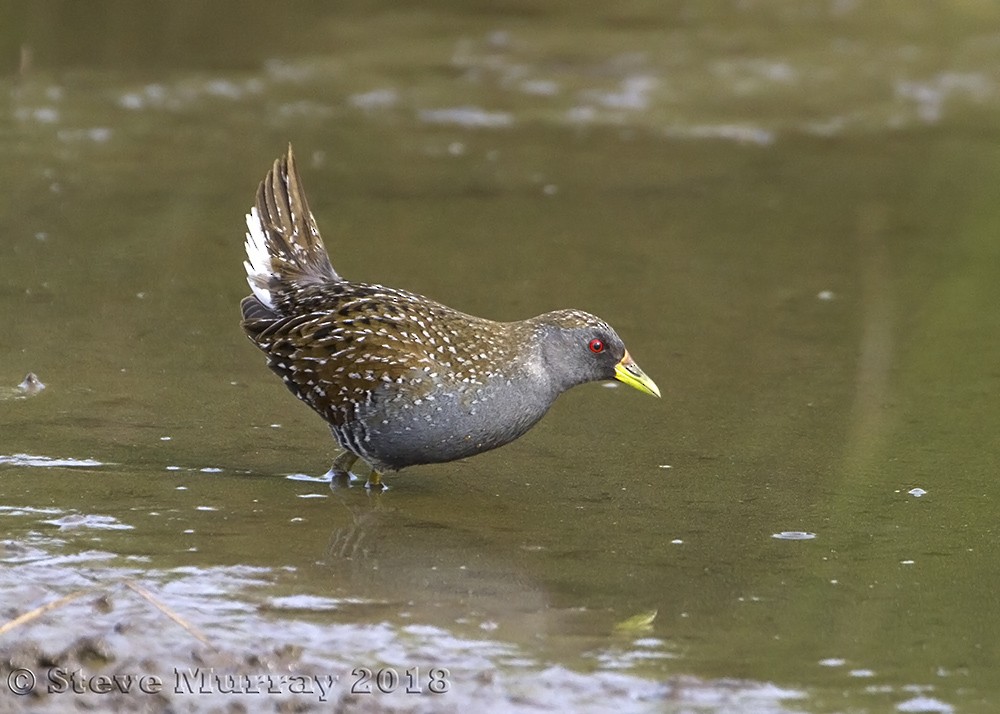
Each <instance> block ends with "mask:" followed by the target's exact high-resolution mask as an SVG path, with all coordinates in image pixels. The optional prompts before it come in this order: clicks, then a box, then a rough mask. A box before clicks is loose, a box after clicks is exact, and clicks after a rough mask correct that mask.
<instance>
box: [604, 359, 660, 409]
mask: <svg viewBox="0 0 1000 714" xmlns="http://www.w3.org/2000/svg"><path fill="white" fill-rule="evenodd" d="M615 379H617V380H618V381H619V382H623V383H624V384H627V385H628V386H630V387H635V388H636V389H638V390H639V391H640V392H645V393H646V394H652V395H653V396H654V397H658V396H660V388H659V387H657V386H656V382H654V381H653V380H651V379H650V378H649V377H647V376H646V373H645V372H643V371H642V370H641V369H639V365H637V364H636V363H635V360H633V359H632V355H630V354H629V353H628V350H626V351H625V356H624V357H622V359H621V361H620V362H619V363H618V364H616V365H615Z"/></svg>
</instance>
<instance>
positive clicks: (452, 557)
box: [0, 2, 1000, 712]
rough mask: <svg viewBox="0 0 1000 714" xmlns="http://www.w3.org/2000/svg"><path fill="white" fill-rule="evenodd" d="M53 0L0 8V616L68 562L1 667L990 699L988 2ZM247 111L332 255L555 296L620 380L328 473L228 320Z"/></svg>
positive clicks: (997, 87) (564, 705) (948, 702)
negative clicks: (598, 335)
mask: <svg viewBox="0 0 1000 714" xmlns="http://www.w3.org/2000/svg"><path fill="white" fill-rule="evenodd" d="M88 7H89V11H88V12H87V13H81V12H80V10H79V8H77V7H76V5H75V4H74V3H66V2H49V3H37V4H35V3H33V4H31V5H30V6H29V5H25V6H23V7H21V6H17V7H13V6H11V7H7V8H6V9H4V10H3V11H2V12H0V47H3V49H4V57H6V58H7V59H6V60H5V61H6V62H7V64H6V69H5V71H4V73H3V79H2V84H3V93H2V96H4V97H6V101H5V105H4V108H3V114H4V116H5V117H6V121H5V123H4V124H3V125H2V128H0V150H2V151H3V155H4V156H5V157H6V160H5V161H4V162H2V165H0V177H2V180H3V185H4V187H5V190H4V192H3V198H2V199H0V211H2V215H3V217H4V218H5V219H6V220H5V223H4V225H5V231H4V237H3V238H2V246H3V248H2V253H0V255H2V256H3V280H2V284H0V320H2V324H3V328H4V332H3V334H4V339H3V340H2V341H0V385H3V386H4V387H5V389H4V391H2V392H0V522H2V523H3V525H4V530H3V536H2V537H3V542H2V547H0V559H2V560H3V561H4V562H5V565H6V566H7V567H6V568H4V569H3V570H2V571H0V594H2V595H0V602H2V603H3V608H2V611H0V619H2V620H8V619H12V618H14V617H16V616H17V615H19V614H22V613H24V612H26V611H29V610H31V609H32V608H34V607H36V606H38V605H41V604H43V603H45V602H51V601H55V600H56V599H58V598H59V597H61V596H66V595H69V594H73V593H77V592H80V591H85V592H86V593H87V594H86V595H83V596H81V597H80V598H79V599H77V600H75V601H73V602H71V603H67V604H66V605H64V606H61V607H59V608H57V609H55V610H53V611H51V612H49V613H47V614H45V615H43V616H40V617H38V618H36V619H34V620H32V621H31V622H29V623H27V624H25V625H22V626H21V627H19V628H16V629H14V630H12V631H11V632H9V633H7V634H5V635H3V638H2V639H0V648H2V650H3V653H4V664H3V667H4V669H5V670H6V669H7V662H8V660H9V661H10V663H11V664H10V666H11V667H13V666H16V664H17V663H18V662H21V663H23V662H27V663H28V664H29V665H31V666H35V667H42V664H40V663H42V662H44V661H48V660H46V657H48V658H49V659H52V658H55V659H56V660H57V661H67V662H77V661H79V662H83V663H84V664H86V666H87V667H90V668H91V669H92V670H93V671H115V672H119V673H123V672H131V673H135V674H138V673H142V672H147V673H149V672H152V673H161V674H163V676H164V677H167V678H169V677H170V676H172V675H171V673H172V672H173V670H174V668H178V667H180V668H185V667H191V666H196V664H197V663H198V662H201V663H207V664H208V665H211V666H218V667H219V668H220V669H225V668H228V669H230V670H236V671H239V672H251V673H256V672H259V671H261V670H266V671H282V672H293V673H294V672H300V673H303V674H309V676H313V675H316V676H319V675H321V674H324V675H325V674H330V673H334V674H336V675H338V676H339V681H338V682H337V689H336V690H335V696H336V697H338V698H340V699H339V700H340V701H341V702H342V703H344V704H345V705H346V704H347V703H351V702H353V703H354V704H358V703H359V702H363V701H368V700H364V696H365V695H356V694H351V693H350V691H349V689H350V685H351V684H352V683H353V681H354V678H352V676H351V672H352V671H353V669H355V668H358V667H368V668H373V669H374V670H376V671H377V669H378V668H380V667H391V668H394V669H395V670H396V671H398V672H399V673H400V674H402V673H403V672H404V671H405V670H407V668H413V667H418V668H420V669H421V671H422V672H423V673H424V674H425V675H427V676H429V675H428V674H427V673H429V672H430V670H431V669H432V668H446V669H447V670H448V672H449V674H448V681H449V682H450V685H451V689H450V691H449V692H447V693H444V694H441V695H436V696H432V693H428V690H427V689H426V686H427V684H428V682H429V680H427V679H425V680H424V681H423V685H424V692H425V693H424V694H422V695H419V696H418V695H412V696H407V695H406V694H405V693H404V692H402V691H400V690H396V691H394V692H393V693H392V694H390V695H377V693H376V694H375V695H370V696H373V697H376V696H377V699H376V700H375V704H373V706H380V707H384V708H387V709H406V708H407V707H409V708H413V707H417V708H418V710H421V711H440V710H449V707H450V708H451V709H452V710H455V711H459V710H462V709H463V708H465V707H467V706H469V702H472V701H475V702H480V703H481V702H488V703H489V704H490V708H491V710H492V711H511V712H516V711H528V710H531V711H534V710H537V709H541V710H563V711H604V710H606V709H608V708H611V707H614V708H615V709H617V710H621V711H710V712H740V711H744V712H771V711H773V712H784V711H809V712H839V711H851V712H862V711H872V712H876V711H879V712H880V711H892V710H898V711H935V712H957V711H990V707H991V705H992V704H993V703H995V702H996V701H998V700H1000V691H998V687H997V684H996V677H995V672H996V671H997V666H998V662H997V659H998V651H997V644H996V643H997V642H998V641H1000V619H998V616H997V615H996V614H995V612H996V610H997V608H996V594H995V593H996V582H997V577H998V569H997V565H996V563H997V562H998V561H997V541H996V523H995V517H994V516H995V513H994V511H995V509H994V508H993V507H992V506H993V503H994V501H995V496H996V495H997V494H996V493H995V491H996V487H995V485H994V483H995V480H996V479H995V476H996V473H997V456H996V455H997V453H998V441H997V434H998V433H1000V429H998V424H997V418H996V415H997V410H996V408H995V402H996V395H997V394H998V386H1000V371H998V369H997V367H996V364H997V361H996V344H997V335H998V327H1000V317H998V315H1000V313H998V312H997V310H996V305H997V304H1000V302H998V300H1000V294H998V292H1000V287H998V286H1000V280H998V277H1000V276H998V267H997V266H998V264H1000V263H998V257H1000V256H998V247H997V246H998V242H997V239H996V233H997V226H998V225H1000V211H998V209H997V206H998V205H1000V202H998V201H997V200H996V189H995V187H996V186H997V185H1000V181H998V178H1000V152H998V150H997V148H996V146H997V124H996V116H997V111H998V110H1000V69H998V68H1000V14H998V12H997V10H996V9H995V8H994V7H993V6H992V5H990V4H986V3H977V2H968V3H962V4H960V5H957V6H955V7H951V8H938V9H927V8H921V9H914V7H913V6H912V4H910V3H903V2H889V3H882V4H880V5H878V6H877V7H876V6H869V5H865V4H860V3H851V2H835V3H790V2H789V3H784V2H763V3H723V2H719V3H680V2H677V3H666V4H663V5H662V6H657V7H655V8H653V7H651V6H649V5H647V4H645V3H625V4H618V5H615V6H614V8H608V7H606V6H605V4H602V3H555V4H553V3H533V2H522V3H509V4H506V5H504V6H502V7H499V8H498V7H494V6H492V5H486V4H477V3H473V4H469V3H425V4H421V5H413V6H410V7H408V8H406V9H399V8H391V7H390V6H385V7H383V8H380V9H379V11H377V12H373V11H372V9H371V8H370V7H369V6H368V5H363V4H350V3H348V4H344V5H343V6H342V7H339V8H338V9H335V10H332V9H328V8H327V7H326V4H324V3H299V4H294V5H293V6H292V7H290V8H284V7H282V8H281V9H278V7H277V6H273V7H272V6H271V5H270V4H265V3H259V4H254V3H250V4H246V3H241V4H239V5H238V6H237V5H235V4H231V5H227V4H225V3H218V4H212V6H210V7H209V8H201V6H197V7H196V6H194V5H186V4H183V3H182V4H171V5H169V6H167V5H164V6H162V7H160V6H150V7H149V8H144V9H132V7H131V6H130V5H129V6H128V7H127V8H126V7H125V6H122V5H121V4H120V3H115V2H98V3H90V4H89V6H88ZM289 141H292V142H294V144H295V147H296V151H297V153H298V155H299V156H300V157H301V158H302V161H301V164H302V165H301V170H302V173H303V178H304V180H305V182H306V187H307V189H308V191H309V196H310V202H311V205H312V208H313V210H314V212H315V214H316V217H317V220H318V222H319V225H320V227H321V229H322V231H323V233H324V236H325V239H326V242H327V245H328V247H329V248H330V250H331V253H332V254H333V260H334V264H335V265H336V266H337V268H338V270H339V271H340V272H341V274H343V275H347V276H350V277H351V278H357V279H361V280H366V281H371V282H383V283H385V284H388V285H393V286H398V287H404V288H408V289H410V290H414V291H416V292H420V293H424V294H427V295H430V296H433V297H434V298H436V299H438V300H441V301H443V302H445V303H448V304H451V305H453V306H455V307H458V308H460V309H464V310H466V311H469V312H472V313H477V314H482V315H484V316H489V317H493V318H497V319H516V318H519V317H525V316H528V315H531V314H536V313H538V312H542V311H545V310H550V309H555V308H560V307H569V306H573V307H578V308H582V309H586V310H590V311H592V312H595V313H598V314H600V315H601V316H603V317H605V318H606V319H608V320H609V322H611V323H612V324H613V325H614V326H615V327H616V328H617V330H618V331H619V333H620V334H621V335H622V336H623V337H624V339H625V341H626V343H627V344H628V345H629V348H630V350H631V352H632V353H633V355H634V356H635V357H636V359H637V360H638V361H639V363H640V364H642V365H643V368H644V369H645V370H646V371H647V372H648V373H649V374H650V375H651V376H652V377H653V378H654V379H655V380H656V381H657V383H658V384H659V385H660V387H661V389H662V391H663V394H664V398H663V399H662V400H659V401H657V400H654V399H650V398H647V397H643V396H642V395H640V394H638V393H635V392H633V391H632V390H627V389H617V388H605V387H602V386H599V385H590V386H588V387H585V388H580V389H576V390H573V391H572V392H570V393H569V394H566V395H564V396H563V397H562V398H560V400H559V401H558V402H557V404H556V405H555V407H554V408H553V410H552V411H551V413H550V414H549V415H548V416H547V417H546V419H545V420H543V422H542V423H541V424H540V425H539V426H538V427H537V428H536V429H534V430H533V431H532V432H531V433H530V434H529V435H528V436H526V437H525V438H523V439H521V440H519V441H518V442H516V443H514V444H512V445H510V446H508V447H506V448H504V449H501V450H498V451H495V452H492V453H489V454H485V455H482V456H479V457H476V458H474V459H469V460H466V461H463V462H459V463H453V464H444V465H437V466H428V467H422V468H414V469H411V470H408V471H406V472H403V473H401V474H398V475H395V476H393V477H391V479H390V481H389V482H390V485H391V489H390V490H389V491H388V492H386V493H383V494H380V495H371V494H368V493H366V492H365V490H364V489H363V488H359V487H355V488H349V489H340V490H336V491H331V490H330V489H329V488H328V487H327V485H326V484H325V483H322V482H320V481H318V480H315V479H316V478H317V477H319V476H320V475H321V474H322V473H323V472H324V471H325V470H326V468H327V467H328V465H329V461H330V459H331V458H332V457H333V455H334V454H335V449H334V447H333V443H332V440H331V439H330V437H329V432H328V431H327V429H326V428H325V426H324V425H323V424H322V422H321V421H320V420H319V419H317V418H316V417H315V416H314V415H313V414H312V413H311V412H309V410H308V409H306V408H305V407H304V406H303V405H301V404H299V403H297V402H296V401H295V400H294V399H293V398H291V397H290V396H289V395H288V393H287V392H286V391H285V389H284V388H283V387H282V386H281V384H280V383H279V381H278V380H277V379H275V378H273V375H271V374H270V373H269V372H268V371H267V370H266V369H265V367H264V365H263V359H262V357H261V355H260V354H259V353H258V352H257V351H256V350H255V349H254V348H253V347H252V345H250V344H249V343H248V342H247V341H246V339H245V337H244V336H243V335H242V333H241V331H240V329H239V326H238V309H237V306H238V303H239V299H240V298H241V297H242V296H243V295H244V294H246V292H247V288H246V285H245V282H244V281H243V277H242V274H243V271H242V267H241V265H240V261H241V260H242V256H241V251H242V230H243V229H242V226H243V214H244V212H245V211H246V210H247V208H248V207H249V205H250V202H251V200H252V197H253V195H254V191H255V189H256V185H257V182H258V181H259V180H260V178H261V177H262V176H263V174H264V172H265V171H266V170H267V168H268V167H269V165H270V163H271V162H272V161H273V160H274V158H276V157H277V156H278V155H279V154H280V153H281V152H282V151H283V150H284V148H285V145H286V144H287V142H289ZM29 371H31V372H34V373H35V374H37V375H38V377H39V378H40V379H41V381H42V382H44V383H45V385H46V388H45V389H44V390H42V391H40V392H39V393H37V394H35V395H34V396H31V397H29V398H22V397H25V395H23V394H21V393H20V392H19V391H18V390H17V385H18V384H19V383H20V382H21V381H22V380H23V379H24V376H25V374H26V373H27V372H29ZM125 583H138V584H141V586H142V587H144V588H146V590H147V591H148V592H149V593H152V594H154V595H155V596H156V597H157V598H159V599H160V600H162V602H163V603H165V604H167V605H168V606H169V607H170V608H171V609H172V610H173V611H175V612H176V613H178V614H180V615H181V616H182V617H183V618H184V620H185V621H186V622H187V623H189V624H190V626H191V627H192V628H196V629H197V631H198V632H199V633H201V634H202V635H203V636H204V638H205V639H206V640H207V641H208V642H209V643H210V644H211V647H209V646H206V645H205V644H204V643H202V642H199V641H198V640H197V639H196V638H195V637H194V636H193V635H192V634H190V633H189V632H185V630H184V629H183V628H182V627H180V626H179V625H176V624H174V623H173V622H171V621H169V620H167V619H165V617H164V616H163V615H162V614H161V613H160V612H159V611H157V610H156V609H155V608H154V607H153V606H152V605H151V604H150V602H149V601H148V600H145V599H143V597H141V596H140V595H139V594H138V593H137V592H136V591H135V590H132V589H129V587H128V586H127V585H126V584H125ZM654 611H655V613H656V615H655V617H652V613H653V612H654ZM151 632H155V633H157V636H156V637H150V635H149V633H151ZM95 642H96V643H97V644H96V645H95V644H94V643H95ZM88 643H89V644H88ZM213 647H214V649H212V648H213ZM95 648H96V649H97V650H100V651H99V652H98V655H100V656H95V654H94V649H95ZM102 648H103V649H102ZM192 651H196V652H197V653H198V654H197V656H195V657H194V658H193V657H192ZM32 653H35V654H32ZM39 653H40V654H39ZM102 653H103V654H102ZM60 658H61V659H60ZM25 666H27V665H25ZM4 674H5V675H6V671H5V672H4ZM331 676H332V675H331ZM0 690H2V696H3V698H4V701H5V703H10V702H12V701H13V702H18V701H22V700H17V699H12V697H13V695H11V694H10V692H9V691H8V690H5V689H3V686H2V685H0ZM48 696H49V697H50V699H49V700H47V701H55V702H56V703H58V704H60V705H63V706H66V707H69V706H71V705H72V704H73V703H74V702H75V701H77V700H67V699H66V698H65V697H64V698H62V699H58V698H55V697H58V696H59V695H54V694H53V695H48ZM99 696H100V695H86V697H91V698H96V697H99ZM173 696H174V702H175V705H176V706H183V707H188V708H192V709H199V708H200V707H208V706H216V705H217V704H219V701H218V700H217V698H198V697H192V696H188V697H184V696H183V695H173ZM244 696H252V695H244ZM86 697H84V698H86ZM233 697H235V699H236V700H238V701H239V695H233ZM233 697H230V699H232V698H233ZM286 697H287V698H289V699H290V700H292V701H295V702H298V703H299V704H303V705H306V706H313V705H315V706H317V707H319V706H322V703H321V702H320V701H319V697H318V694H317V695H316V696H311V697H310V696H306V695H304V694H303V695H294V694H289V693H287V692H286ZM358 697H361V698H362V699H361V700H359V699H358ZM225 699H226V698H225V697H222V700H225ZM80 701H83V700H80ZM95 701H97V702H100V701H102V700H100V699H96V700H95ZM124 701H125V702H126V703H128V702H133V703H134V702H135V701H138V700H134V699H128V698H125V699H124ZM245 703H246V702H245V700H244V704H245ZM53 706H54V705H53ZM327 706H328V705H327Z"/></svg>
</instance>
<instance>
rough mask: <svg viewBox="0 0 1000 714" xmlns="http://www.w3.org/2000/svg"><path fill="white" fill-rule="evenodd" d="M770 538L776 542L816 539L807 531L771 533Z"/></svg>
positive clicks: (813, 534)
mask: <svg viewBox="0 0 1000 714" xmlns="http://www.w3.org/2000/svg"><path fill="white" fill-rule="evenodd" d="M771 537H772V538H776V539H777V540H812V539H813V538H815V537H816V534H815V533H809V532H808V531H781V532H780V533H773V534H772V535H771Z"/></svg>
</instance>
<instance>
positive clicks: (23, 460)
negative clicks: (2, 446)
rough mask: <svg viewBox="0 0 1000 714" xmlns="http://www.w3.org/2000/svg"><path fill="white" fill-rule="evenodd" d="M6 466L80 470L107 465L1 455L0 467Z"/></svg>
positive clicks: (21, 455)
mask: <svg viewBox="0 0 1000 714" xmlns="http://www.w3.org/2000/svg"><path fill="white" fill-rule="evenodd" d="M4 464H6V465H8V466H39V467H42V468H56V467H70V468H79V467H92V466H104V465H105V464H104V463H103V462H101V461H97V460H95V459H74V458H66V459H57V458H53V457H51V456H36V455H34V454H11V455H9V456H4V455H0V465H4Z"/></svg>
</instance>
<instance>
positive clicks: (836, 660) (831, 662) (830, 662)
mask: <svg viewBox="0 0 1000 714" xmlns="http://www.w3.org/2000/svg"><path fill="white" fill-rule="evenodd" d="M817 664H819V665H820V666H821V667H843V666H844V665H845V664H847V660H846V659H844V658H842V657H827V658H826V659H821V660H820V661H819V662H818V663H817Z"/></svg>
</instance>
